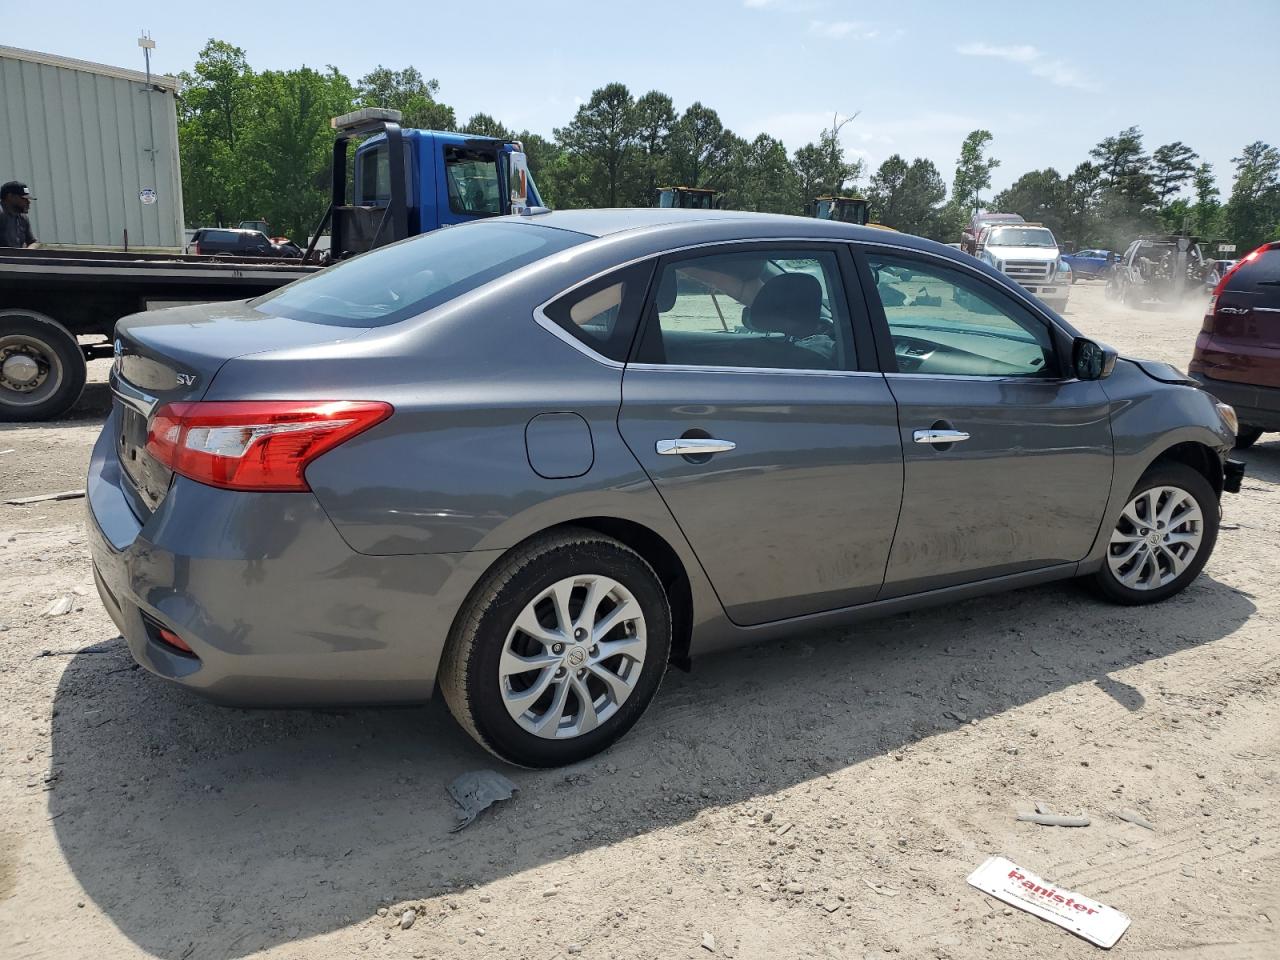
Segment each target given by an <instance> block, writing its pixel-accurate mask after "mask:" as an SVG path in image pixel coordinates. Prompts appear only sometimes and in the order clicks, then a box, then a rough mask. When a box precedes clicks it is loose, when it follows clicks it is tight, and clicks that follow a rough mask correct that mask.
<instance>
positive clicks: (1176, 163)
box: [1151, 140, 1200, 208]
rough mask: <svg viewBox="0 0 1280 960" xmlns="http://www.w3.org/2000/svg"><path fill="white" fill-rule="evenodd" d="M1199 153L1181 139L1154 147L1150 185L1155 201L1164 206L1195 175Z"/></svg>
mask: <svg viewBox="0 0 1280 960" xmlns="http://www.w3.org/2000/svg"><path fill="white" fill-rule="evenodd" d="M1198 159H1200V156H1199V154H1197V153H1196V152H1195V151H1194V150H1192V149H1191V148H1190V147H1188V146H1187V145H1186V144H1185V143H1183V142H1182V141H1181V140H1175V141H1174V142H1173V143H1166V144H1164V146H1160V147H1156V148H1155V150H1153V151H1152V153H1151V185H1152V187H1153V188H1154V190H1155V194H1156V203H1157V204H1159V205H1160V207H1162V208H1163V207H1164V206H1166V205H1167V204H1168V203H1169V201H1170V200H1171V199H1172V198H1173V197H1174V196H1175V195H1176V194H1177V193H1178V191H1180V190H1181V189H1182V188H1183V187H1184V186H1186V183H1187V181H1188V180H1190V179H1191V178H1192V177H1193V176H1194V175H1195V170H1196V165H1195V161H1196V160H1198Z"/></svg>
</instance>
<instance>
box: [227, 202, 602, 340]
mask: <svg viewBox="0 0 1280 960" xmlns="http://www.w3.org/2000/svg"><path fill="white" fill-rule="evenodd" d="M588 239H590V238H589V237H587V236H586V235H585V234H581V233H573V232H571V231H569V230H554V229H551V228H549V227H540V226H537V225H536V224H527V223H507V222H498V223H475V224H464V225H462V226H456V227H449V228H448V229H444V230H434V231H432V232H431V233H427V234H424V235H422V236H419V237H414V238H412V239H410V240H402V241H401V242H399V243H393V244H390V245H388V246H385V247H379V248H378V249H377V250H374V251H372V252H370V253H366V254H363V255H361V256H359V257H353V258H352V259H351V260H346V261H343V262H342V263H339V264H335V265H334V266H332V267H328V268H326V269H324V270H321V271H320V272H319V273H314V274H312V275H311V276H309V277H306V278H304V279H302V280H296V281H294V282H293V283H291V284H289V285H288V286H285V287H281V288H280V289H279V290H276V291H274V292H272V293H269V294H266V295H265V296H262V297H259V298H257V299H256V300H251V301H250V305H251V306H252V307H254V308H255V309H257V310H259V311H261V312H262V313H267V314H278V315H281V316H286V317H290V318H292V319H294V320H302V321H305V322H308V323H325V324H332V325H335V326H345V327H378V326H383V325H384V324H389V323H396V322H398V321H400V320H405V319H407V318H409V317H411V316H414V315H416V314H419V313H423V312H425V311H427V310H431V309H432V308H434V307H438V306H440V305H441V304H442V303H446V302H447V301H449V300H452V299H454V298H455V297H460V296H462V295H463V294H464V293H469V292H471V291H472V290H475V289H476V288H477V287H480V286H483V285H484V284H486V283H489V282H490V281H491V280H496V279H498V278H499V277H502V276H505V275H506V274H508V273H510V272H511V271H512V270H517V269H519V268H520V267H524V266H528V265H529V264H531V263H534V262H535V261H537V260H541V259H543V258H544V257H549V256H552V255H554V254H557V253H560V252H561V251H563V250H567V249H568V248H570V247H572V246H576V245H577V244H579V243H583V242H584V241H586V240H588ZM478 335H479V334H478Z"/></svg>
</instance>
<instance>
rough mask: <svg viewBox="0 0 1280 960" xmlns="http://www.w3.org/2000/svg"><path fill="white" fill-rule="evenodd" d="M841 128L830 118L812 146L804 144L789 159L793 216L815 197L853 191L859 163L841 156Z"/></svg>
mask: <svg viewBox="0 0 1280 960" xmlns="http://www.w3.org/2000/svg"><path fill="white" fill-rule="evenodd" d="M849 119H850V120H852V119H853V118H852V117H850V118H849ZM845 122H846V123H847V122H848V120H846V121H845ZM843 125H844V124H838V123H837V122H836V118H834V117H833V118H832V121H831V126H829V127H826V128H825V129H823V131H822V132H821V133H820V134H819V135H818V141H817V142H816V143H806V144H805V145H804V146H803V147H800V148H799V149H798V150H796V152H795V155H794V156H793V158H792V166H793V168H794V170H795V182H796V185H797V187H798V190H799V198H798V199H799V202H798V203H796V204H795V208H796V212H800V211H804V210H807V209H808V207H809V204H811V203H812V202H813V201H814V200H815V199H816V198H818V197H823V196H839V195H841V194H843V193H845V192H847V191H848V190H852V189H854V185H855V183H856V181H857V179H858V178H859V177H860V176H862V161H861V160H849V159H848V158H847V157H846V156H845V152H844V144H842V143H841V142H840V127H841V126H843Z"/></svg>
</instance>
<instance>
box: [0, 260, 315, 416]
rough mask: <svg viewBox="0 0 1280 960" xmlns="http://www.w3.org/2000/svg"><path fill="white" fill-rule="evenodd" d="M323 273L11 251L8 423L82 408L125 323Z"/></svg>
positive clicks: (1, 340) (2, 355)
mask: <svg viewBox="0 0 1280 960" xmlns="http://www.w3.org/2000/svg"><path fill="white" fill-rule="evenodd" d="M319 269H321V268H320V266H319V265H317V264H304V263H302V262H301V261H299V260H296V259H294V260H275V259H268V258H262V257H244V258H237V257H225V256H186V255H175V254H164V253H123V252H119V251H90V250H57V249H34V250H19V249H4V250H2V251H0V421H4V420H8V421H13V420H46V419H49V418H50V417H55V416H57V415H58V414H60V413H62V412H64V411H65V410H66V409H67V408H68V407H70V406H71V405H72V404H73V403H75V401H76V399H77V398H78V397H79V396H80V391H81V390H82V389H83V388H84V381H85V375H86V369H85V364H86V363H87V362H88V361H89V360H96V359H98V358H100V357H109V356H111V353H112V342H111V335H112V331H113V330H114V328H115V323H116V321H117V320H119V319H120V318H121V317H123V316H127V315H129V314H131V313H138V312H140V311H144V310H151V309H159V308H161V307H167V306H175V305H178V304H183V303H207V302H210V301H216V300H241V299H245V298H248V297H256V296H258V295H260V294H263V293H267V292H269V291H271V290H275V289H276V288H277V287H282V286H284V285H285V284H286V283H290V282H292V281H294V280H297V279H299V278H301V277H305V276H307V275H308V274H311V273H314V272H315V271H316V270H319Z"/></svg>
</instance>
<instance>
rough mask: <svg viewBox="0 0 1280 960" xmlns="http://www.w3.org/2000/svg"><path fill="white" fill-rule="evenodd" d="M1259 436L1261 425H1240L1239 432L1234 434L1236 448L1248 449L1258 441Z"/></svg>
mask: <svg viewBox="0 0 1280 960" xmlns="http://www.w3.org/2000/svg"><path fill="white" fill-rule="evenodd" d="M1261 436H1262V428H1261V427H1245V426H1242V427H1240V432H1239V433H1237V434H1236V449H1237V450H1248V449H1249V448H1250V447H1252V446H1253V445H1254V444H1255V443H1257V442H1258V438H1259V437H1261Z"/></svg>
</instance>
